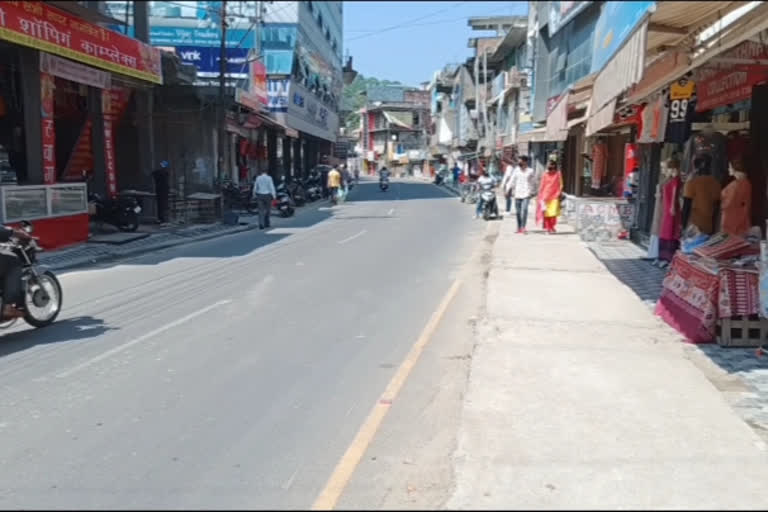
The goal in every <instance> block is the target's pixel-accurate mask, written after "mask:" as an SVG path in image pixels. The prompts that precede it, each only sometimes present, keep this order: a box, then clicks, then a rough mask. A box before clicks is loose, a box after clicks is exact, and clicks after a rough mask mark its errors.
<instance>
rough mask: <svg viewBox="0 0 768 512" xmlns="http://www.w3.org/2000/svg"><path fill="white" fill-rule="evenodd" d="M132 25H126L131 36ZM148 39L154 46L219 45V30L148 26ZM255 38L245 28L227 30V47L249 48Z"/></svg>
mask: <svg viewBox="0 0 768 512" xmlns="http://www.w3.org/2000/svg"><path fill="white" fill-rule="evenodd" d="M133 33H134V30H133V27H128V35H129V36H131V37H133ZM149 40H150V41H151V42H152V44H153V45H154V46H206V47H216V48H218V47H219V46H220V45H221V43H220V42H221V30H220V29H215V28H191V27H158V26H150V27H149ZM254 42H255V40H254V39H253V38H252V37H249V34H248V31H247V30H245V29H240V28H234V29H228V30H227V47H228V48H236V47H238V45H239V46H242V47H245V48H251V47H253V46H254V44H253V43H254Z"/></svg>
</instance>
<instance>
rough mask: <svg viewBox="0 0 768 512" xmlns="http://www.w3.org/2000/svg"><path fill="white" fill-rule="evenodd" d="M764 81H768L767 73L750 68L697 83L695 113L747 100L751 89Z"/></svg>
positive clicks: (729, 72)
mask: <svg viewBox="0 0 768 512" xmlns="http://www.w3.org/2000/svg"><path fill="white" fill-rule="evenodd" d="M766 79H768V73H766V71H765V69H764V68H763V69H761V68H760V67H756V66H751V67H748V68H746V69H738V70H734V71H726V72H725V73H722V74H719V75H716V76H714V77H712V78H710V79H708V80H705V81H704V82H699V83H698V84H697V87H696V89H697V90H696V94H697V99H698V101H697V102H696V111H697V112H704V111H707V110H712V109H714V108H717V107H722V106H723V105H728V104H729V103H736V102H739V101H744V100H746V99H749V98H750V97H752V87H753V86H754V85H755V84H757V83H759V82H762V81H764V80H766Z"/></svg>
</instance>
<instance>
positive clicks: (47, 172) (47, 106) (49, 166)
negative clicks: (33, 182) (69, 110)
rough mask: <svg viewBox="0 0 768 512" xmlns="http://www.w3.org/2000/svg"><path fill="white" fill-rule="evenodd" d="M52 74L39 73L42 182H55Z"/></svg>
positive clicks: (53, 85)
mask: <svg viewBox="0 0 768 512" xmlns="http://www.w3.org/2000/svg"><path fill="white" fill-rule="evenodd" d="M55 87H56V85H55V82H54V80H53V76H52V75H50V74H48V73H40V106H41V108H40V110H41V114H42V127H43V183H45V184H46V185H52V184H54V183H56V132H55V130H54V124H53V108H54V101H53V93H54V88H55Z"/></svg>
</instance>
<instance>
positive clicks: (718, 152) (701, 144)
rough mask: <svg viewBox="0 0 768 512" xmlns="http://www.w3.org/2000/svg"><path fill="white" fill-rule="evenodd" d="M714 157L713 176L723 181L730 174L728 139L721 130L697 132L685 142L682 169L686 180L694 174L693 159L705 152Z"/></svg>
mask: <svg viewBox="0 0 768 512" xmlns="http://www.w3.org/2000/svg"><path fill="white" fill-rule="evenodd" d="M705 153H706V154H708V155H709V156H710V157H712V176H714V177H715V179H716V180H717V181H719V182H720V183H722V182H723V181H724V179H725V177H726V176H727V174H728V150H727V139H726V137H725V135H723V134H722V133H720V132H711V133H705V132H701V133H695V134H693V135H692V136H691V138H690V139H688V142H686V143H685V149H684V150H683V160H682V162H680V171H681V173H682V176H683V180H684V181H688V180H689V179H691V178H692V175H693V171H694V168H693V160H694V159H695V158H696V157H697V156H699V155H703V154H705Z"/></svg>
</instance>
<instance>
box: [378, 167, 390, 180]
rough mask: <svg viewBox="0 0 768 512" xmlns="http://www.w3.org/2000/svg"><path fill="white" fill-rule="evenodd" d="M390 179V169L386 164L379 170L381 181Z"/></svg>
mask: <svg viewBox="0 0 768 512" xmlns="http://www.w3.org/2000/svg"><path fill="white" fill-rule="evenodd" d="M388 179H389V169H387V166H386V165H385V166H384V167H382V168H381V169H380V170H379V181H384V180H388Z"/></svg>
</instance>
